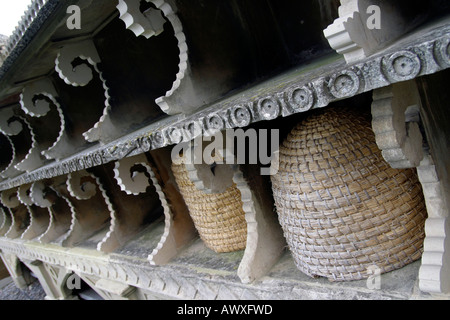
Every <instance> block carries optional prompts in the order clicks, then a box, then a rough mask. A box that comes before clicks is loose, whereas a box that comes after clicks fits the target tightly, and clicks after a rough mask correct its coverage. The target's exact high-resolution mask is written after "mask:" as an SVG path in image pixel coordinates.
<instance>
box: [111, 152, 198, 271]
mask: <svg viewBox="0 0 450 320" xmlns="http://www.w3.org/2000/svg"><path fill="white" fill-rule="evenodd" d="M136 166H140V167H141V168H143V169H144V170H145V173H144V172H142V171H141V172H139V171H136V168H137V167H136ZM155 172H157V169H156V168H155V166H154V165H151V164H150V161H149V160H148V159H147V157H146V156H145V154H140V155H138V156H134V157H129V158H125V159H122V160H120V161H117V162H116V163H115V168H114V176H115V178H116V180H117V183H118V184H119V186H120V188H121V190H122V191H123V192H125V193H127V194H128V195H138V194H141V193H145V192H147V188H148V187H149V186H150V185H152V186H153V188H154V189H155V192H156V194H157V195H158V198H159V201H160V202H161V206H162V208H163V211H164V230H163V233H162V236H161V238H160V240H159V242H158V244H157V245H156V247H155V248H153V251H152V253H151V254H150V255H149V256H148V260H149V262H150V264H151V265H161V264H165V263H167V262H169V261H170V260H171V259H172V258H173V257H174V256H176V254H177V253H178V252H179V249H180V244H179V243H178V241H177V237H178V238H179V237H185V236H184V235H182V234H183V233H185V232H189V230H188V228H186V227H183V226H181V225H180V224H175V223H174V217H175V214H174V213H173V212H172V209H171V207H170V205H169V203H168V201H167V198H166V194H165V193H164V192H163V190H162V187H161V185H160V181H159V180H158V178H157V177H156V174H155ZM149 192H151V191H149ZM180 234H181V236H180Z"/></svg>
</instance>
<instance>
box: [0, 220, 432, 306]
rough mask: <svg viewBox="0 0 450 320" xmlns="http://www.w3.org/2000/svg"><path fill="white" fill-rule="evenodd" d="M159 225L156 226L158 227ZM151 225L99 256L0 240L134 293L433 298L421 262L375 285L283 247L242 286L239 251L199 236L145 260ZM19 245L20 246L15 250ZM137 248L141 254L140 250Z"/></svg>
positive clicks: (24, 255)
mask: <svg viewBox="0 0 450 320" xmlns="http://www.w3.org/2000/svg"><path fill="white" fill-rule="evenodd" d="M159 226H161V225H159ZM159 226H158V225H157V226H155V227H153V228H149V229H148V230H146V231H145V232H143V233H141V234H139V235H138V236H137V237H136V239H134V240H137V241H134V240H133V241H130V243H129V244H128V246H127V245H125V246H124V247H123V248H121V249H120V250H117V251H116V252H113V253H110V254H104V253H100V252H98V251H96V250H95V249H89V248H81V247H78V248H74V249H67V248H66V249H64V248H61V247H58V246H56V245H53V244H46V245H43V244H37V243H31V242H27V241H22V240H13V243H14V248H15V249H14V250H13V251H11V252H9V250H8V248H11V249H12V247H13V246H12V245H11V243H12V241H11V240H8V241H5V240H4V239H0V245H1V246H2V248H4V249H3V250H4V252H5V253H13V254H17V255H18V256H19V257H21V259H25V260H26V259H30V260H34V259H39V260H41V261H43V262H44V263H51V264H53V265H55V266H60V267H63V268H64V269H65V270H66V272H67V273H69V274H70V273H71V272H75V273H77V274H78V275H80V276H81V277H82V278H83V279H84V278H89V277H91V278H95V277H99V278H102V279H108V280H111V281H117V282H120V283H126V284H127V285H129V286H131V287H133V288H136V289H134V290H136V291H138V292H139V295H141V296H142V295H143V296H146V297H152V298H157V299H207V300H216V299H218V300H220V299H231V300H234V299H236V300H242V299H258V300H259V299H262V300H279V299H280V300H290V299H293V300H295V299H381V300H384V299H389V300H391V299H394V300H395V299H399V300H404V299H427V298H436V295H434V296H431V295H429V294H427V293H424V292H421V291H420V290H419V289H418V280H417V277H418V272H419V268H420V261H417V262H415V263H412V264H410V265H408V266H406V267H404V268H402V269H400V270H396V271H392V272H389V273H386V274H383V275H381V277H380V282H379V286H377V285H376V284H372V283H369V285H368V281H366V280H360V281H350V282H337V283H333V282H330V281H328V280H327V279H324V278H319V279H312V278H309V277H308V276H306V275H305V274H303V273H302V272H300V271H299V270H298V269H297V268H296V267H295V264H294V261H293V259H292V257H291V254H290V253H289V252H288V251H285V252H284V254H283V255H282V256H281V258H280V260H279V261H278V262H277V263H276V264H275V265H274V266H273V267H272V268H271V270H270V271H269V272H268V273H267V275H266V276H264V277H262V278H261V279H259V280H257V281H255V282H253V283H252V284H243V283H242V282H241V281H240V279H239V277H238V276H237V268H238V266H239V263H240V260H241V259H242V256H243V253H244V252H243V251H238V252H234V253H224V254H217V253H215V252H213V251H211V250H210V249H208V248H206V247H205V245H204V244H203V242H202V241H201V240H200V239H198V238H197V239H196V240H193V241H192V242H191V243H190V244H189V245H187V246H186V247H185V248H184V250H183V251H181V252H180V254H179V255H178V256H177V257H176V258H174V259H173V260H172V261H171V262H169V263H167V264H165V265H162V266H151V265H149V264H148V261H147V259H146V255H147V254H148V249H149V246H148V243H149V242H145V243H144V242H143V241H141V240H145V241H148V240H149V239H150V242H151V239H152V238H153V239H154V240H155V241H157V239H158V228H159ZM19 248H20V249H19ZM139 252H140V253H139Z"/></svg>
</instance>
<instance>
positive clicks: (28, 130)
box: [0, 107, 45, 175]
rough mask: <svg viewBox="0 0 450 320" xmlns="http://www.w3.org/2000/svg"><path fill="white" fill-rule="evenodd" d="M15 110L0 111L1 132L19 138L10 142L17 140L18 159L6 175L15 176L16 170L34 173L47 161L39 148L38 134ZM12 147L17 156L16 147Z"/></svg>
mask: <svg viewBox="0 0 450 320" xmlns="http://www.w3.org/2000/svg"><path fill="white" fill-rule="evenodd" d="M15 109H16V108H15V107H13V108H5V109H2V110H1V111H0V119H1V123H0V132H2V133H3V134H5V135H8V136H17V137H16V138H11V139H10V141H13V140H17V141H14V142H15V144H16V145H17V155H18V159H15V161H14V163H15V164H12V165H13V167H11V166H9V168H8V169H6V170H8V171H9V172H10V173H4V174H6V175H8V174H14V173H15V170H16V171H20V172H23V171H27V172H29V171H32V170H34V169H36V168H39V167H41V166H42V165H43V164H44V161H45V158H44V157H43V156H42V155H41V153H40V151H41V150H40V148H38V143H37V140H36V134H35V132H34V129H33V128H32V127H31V125H30V122H29V121H28V119H26V118H25V117H23V116H21V115H18V110H15ZM21 136H23V137H21ZM27 142H28V144H27ZM12 147H13V153H14V155H16V146H15V145H14V144H13V145H12ZM26 148H28V150H26ZM14 169H15V170H14Z"/></svg>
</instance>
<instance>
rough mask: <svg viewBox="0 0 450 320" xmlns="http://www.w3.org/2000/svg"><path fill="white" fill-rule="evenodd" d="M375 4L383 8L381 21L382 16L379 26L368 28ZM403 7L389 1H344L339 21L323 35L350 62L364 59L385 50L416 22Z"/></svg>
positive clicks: (340, 8)
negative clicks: (409, 17)
mask: <svg viewBox="0 0 450 320" xmlns="http://www.w3.org/2000/svg"><path fill="white" fill-rule="evenodd" d="M373 5H374V6H376V7H378V8H379V9H380V14H381V15H382V19H381V17H380V20H381V21H380V26H379V27H377V28H372V27H371V28H370V29H369V27H368V23H369V20H370V16H371V14H373V12H372V8H373V7H371V6H373ZM402 6H403V3H398V4H396V2H389V1H377V0H341V6H340V7H339V18H338V19H336V20H335V21H334V22H333V24H331V25H329V26H328V27H327V28H326V29H325V30H324V31H323V32H324V35H325V37H326V38H327V39H328V42H329V43H330V46H331V47H332V48H333V49H335V50H336V52H337V53H339V54H342V55H343V56H344V58H345V60H346V61H347V63H352V62H355V61H358V60H361V59H363V58H366V57H368V56H370V55H371V54H373V53H375V52H376V51H378V50H380V49H382V48H384V47H385V46H386V45H388V44H389V43H390V42H391V41H393V40H395V39H396V38H398V37H399V36H401V35H402V34H404V33H405V32H407V31H408V30H409V29H410V28H411V27H413V26H414V25H415V23H417V21H415V23H414V22H413V23H411V21H408V20H407V18H405V17H404V15H403V12H402V11H403V10H402V9H403V8H402ZM377 10H378V9H377ZM416 20H417V19H416Z"/></svg>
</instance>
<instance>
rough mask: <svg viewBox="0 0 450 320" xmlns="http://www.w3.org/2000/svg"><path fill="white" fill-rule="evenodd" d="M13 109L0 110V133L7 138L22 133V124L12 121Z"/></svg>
mask: <svg viewBox="0 0 450 320" xmlns="http://www.w3.org/2000/svg"><path fill="white" fill-rule="evenodd" d="M15 116H16V115H15V113H14V108H3V109H0V132H2V133H3V134H5V135H8V136H15V135H17V134H19V133H20V132H21V131H22V128H23V127H22V123H20V122H19V121H17V120H16V119H14V117H15Z"/></svg>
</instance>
